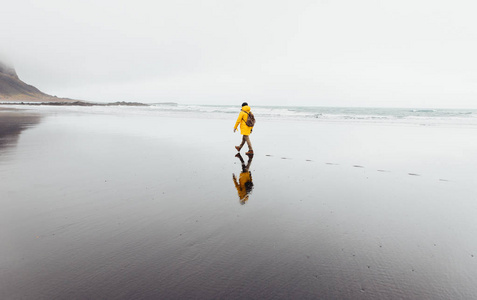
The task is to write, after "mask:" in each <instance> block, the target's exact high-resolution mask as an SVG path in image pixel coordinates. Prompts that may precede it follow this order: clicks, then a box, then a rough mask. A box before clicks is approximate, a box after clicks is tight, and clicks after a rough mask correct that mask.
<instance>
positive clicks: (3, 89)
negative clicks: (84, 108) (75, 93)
mask: <svg viewBox="0 0 477 300" xmlns="http://www.w3.org/2000/svg"><path fill="white" fill-rule="evenodd" d="M0 101H2V102H7V101H8V102H9V101H15V102H18V101H25V102H69V101H74V100H71V99H65V98H57V97H54V96H50V95H48V94H45V93H43V92H41V91H40V90H39V89H37V88H36V87H34V86H32V85H29V84H26V83H25V82H23V81H21V80H20V78H18V75H17V73H16V71H15V69H13V68H11V67H9V66H7V65H6V64H4V63H2V62H0Z"/></svg>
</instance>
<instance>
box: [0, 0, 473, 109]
mask: <svg viewBox="0 0 477 300" xmlns="http://www.w3.org/2000/svg"><path fill="white" fill-rule="evenodd" d="M476 9H477V2H475V1H439V0H437V1H419V0H414V1H406V0H404V1H371V0H363V1H352V0H349V1H280V0H275V1H257V0H255V1H244V0H240V1H226V0H220V1H143V0H136V1H121V0H119V1H118V0H114V1H113V0H103V1H98V0H95V1H91V0H81V1H64V0H42V1H36V0H35V1H25V0H16V1H9V2H8V4H4V5H2V10H1V11H0V22H1V25H2V28H3V30H1V31H0V38H1V41H2V47H1V48H0V56H1V57H3V58H4V59H8V60H9V61H10V62H12V63H13V64H14V66H15V68H16V70H17V73H18V74H19V76H20V78H22V79H23V80H24V81H26V82H27V83H30V84H33V85H35V86H37V87H38V88H40V89H41V90H42V91H44V92H47V93H49V94H54V95H58V96H62V97H70V98H77V99H84V100H92V101H123V100H124V101H142V102H166V101H174V102H180V103H204V104H236V103H237V102H241V101H242V100H248V101H249V102H251V103H254V104H256V105H257V104H261V105H317V106H394V107H469V108H477V54H476V53H477V18H475V12H476V11H477V10H476Z"/></svg>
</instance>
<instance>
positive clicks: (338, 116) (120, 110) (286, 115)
mask: <svg viewBox="0 0 477 300" xmlns="http://www.w3.org/2000/svg"><path fill="white" fill-rule="evenodd" d="M9 107H13V108H15V107H17V108H21V109H25V106H23V105H18V106H17V105H9ZM251 108H252V112H253V113H254V115H255V117H256V118H257V120H258V121H257V122H260V119H267V120H283V121H286V120H295V121H309V122H333V123H334V122H346V123H354V122H359V123H383V124H410V125H422V126H439V125H452V126H455V125H457V126H477V109H417V108H383V107H374V108H373V107H318V106H254V105H252V106H251ZM35 110H36V111H45V112H53V113H60V112H61V113H65V112H76V113H92V114H115V115H118V114H119V115H121V114H127V115H150V116H154V115H158V116H182V117H197V118H211V119H230V118H234V117H233V116H232V115H235V114H238V112H240V106H237V105H199V104H179V103H153V104H150V106H138V107H135V106H93V107H82V106H36V107H35Z"/></svg>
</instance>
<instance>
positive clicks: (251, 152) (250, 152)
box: [245, 150, 253, 155]
mask: <svg viewBox="0 0 477 300" xmlns="http://www.w3.org/2000/svg"><path fill="white" fill-rule="evenodd" d="M245 154H247V155H253V150H249V151H248V152H245Z"/></svg>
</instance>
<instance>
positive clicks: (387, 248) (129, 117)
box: [0, 108, 477, 299]
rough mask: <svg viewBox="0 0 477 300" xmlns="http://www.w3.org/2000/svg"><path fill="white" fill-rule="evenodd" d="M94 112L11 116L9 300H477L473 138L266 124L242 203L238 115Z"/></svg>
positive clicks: (2, 160)
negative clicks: (235, 130)
mask: <svg viewBox="0 0 477 300" xmlns="http://www.w3.org/2000/svg"><path fill="white" fill-rule="evenodd" d="M95 109H96V108H91V109H90V110H87V109H86V108H85V109H84V110H83V111H81V112H78V111H74V112H71V111H67V110H65V112H64V113H57V111H56V110H55V111H54V113H52V112H49V111H48V110H41V111H40V112H38V111H35V110H34V109H25V110H20V111H11V110H10V111H8V112H5V111H0V118H2V119H1V120H2V121H0V126H2V128H1V130H0V133H1V136H0V203H1V206H2V209H1V213H0V214H1V217H0V240H1V245H2V246H1V247H0V298H1V299H189V298H193V299H217V298H220V299H319V298H322V299H473V298H476V297H477V284H476V283H477V240H476V239H475V232H476V230H477V219H476V218H475V212H477V203H476V202H475V194H476V185H475V184H476V183H477V181H476V179H477V178H476V175H475V174H474V172H475V170H476V167H477V159H476V158H475V155H474V154H475V150H476V143H475V142H472V139H473V138H474V137H475V136H476V133H477V132H476V131H477V129H476V128H473V127H469V128H462V127H452V126H449V127H432V126H414V125H383V124H355V123H340V124H338V123H320V122H294V121H291V120H286V121H279V120H261V121H260V123H258V124H257V127H256V128H255V129H254V133H253V134H252V136H251V138H252V143H253V145H254V148H255V152H256V154H255V156H254V158H253V161H252V163H251V166H250V172H251V178H252V180H253V190H252V191H251V193H250V194H249V197H248V199H247V200H246V201H245V202H244V203H243V201H242V203H241V201H240V198H239V193H238V191H237V189H236V186H235V184H234V180H233V174H235V176H236V177H237V178H238V177H239V176H240V173H241V171H242V167H241V163H240V160H239V159H238V158H237V157H235V154H236V151H235V149H234V147H233V146H234V145H236V144H238V143H239V141H240V136H239V135H238V134H233V133H232V129H233V125H234V122H235V119H234V117H231V119H222V118H217V119H208V118H199V117H184V116H171V117H167V116H160V115H148V116H143V115H135V114H129V113H128V112H127V111H128V108H123V110H121V113H114V114H113V113H111V114H109V113H104V112H102V111H100V112H98V111H97V110H95ZM118 110H119V108H118ZM7 114H8V118H9V119H8V122H7V123H9V124H17V128H19V129H17V130H13V131H12V130H10V131H8V130H6V131H5V130H4V127H3V126H5V123H6V122H5V121H4V120H6V119H5V118H6V115H7ZM25 118H27V119H28V120H26V119H25ZM14 119H17V121H15V120H14ZM22 124H28V125H27V126H26V125H25V126H24V125H22ZM244 160H245V162H247V157H246V156H245V155H244Z"/></svg>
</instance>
